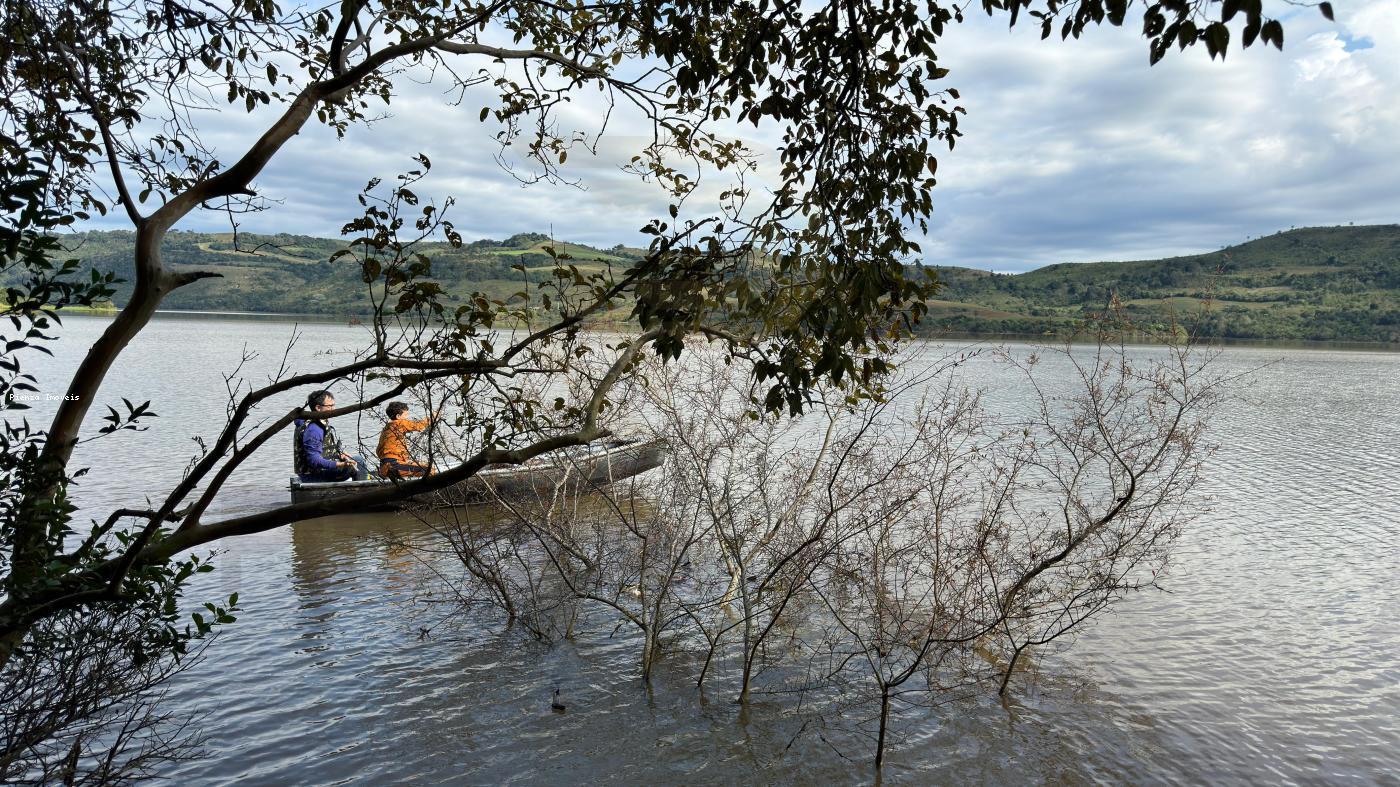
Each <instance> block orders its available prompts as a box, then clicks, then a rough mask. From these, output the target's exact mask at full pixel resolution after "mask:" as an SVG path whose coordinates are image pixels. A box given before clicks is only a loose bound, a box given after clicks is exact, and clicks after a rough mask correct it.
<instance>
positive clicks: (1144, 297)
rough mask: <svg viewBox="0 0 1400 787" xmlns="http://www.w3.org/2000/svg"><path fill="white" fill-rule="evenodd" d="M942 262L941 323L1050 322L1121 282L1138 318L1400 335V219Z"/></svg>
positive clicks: (1035, 325)
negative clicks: (999, 260) (1189, 250)
mask: <svg viewBox="0 0 1400 787" xmlns="http://www.w3.org/2000/svg"><path fill="white" fill-rule="evenodd" d="M938 272H939V275H940V277H941V278H942V279H943V280H944V282H945V283H946V285H947V286H946V288H945V289H944V291H943V293H942V297H943V298H944V299H946V301H949V302H953V303H955V304H958V305H959V308H960V309H961V311H958V310H955V309H952V308H947V307H943V306H941V305H940V306H939V307H938V308H935V309H933V313H934V321H933V323H934V325H935V326H937V327H942V328H952V329H956V330H967V331H974V332H976V331H1002V332H1038V331H1043V330H1050V329H1054V328H1056V327H1059V326H1062V325H1065V324H1068V323H1069V322H1070V321H1072V320H1074V319H1077V318H1080V317H1082V316H1083V315H1085V314H1086V313H1088V312H1091V311H1100V310H1102V309H1104V307H1105V306H1106V305H1107V304H1108V302H1109V299H1110V298H1111V297H1112V296H1113V295H1115V294H1116V296H1117V297H1118V299H1119V301H1120V302H1121V303H1122V304H1123V305H1124V307H1125V308H1126V309H1127V311H1128V313H1129V314H1130V315H1132V316H1133V317H1134V318H1135V319H1136V320H1138V321H1140V322H1145V323H1152V322H1159V323H1160V322H1166V321H1168V320H1171V319H1173V318H1174V317H1175V318H1176V319H1179V320H1182V321H1186V322H1196V321H1202V327H1203V328H1204V329H1205V332H1206V333H1207V334H1209V335H1214V336H1224V337H1236V338H1263V339H1348V340H1359V341H1382V342H1397V341H1400V226H1397V225H1382V226H1370V227H1312V228H1305V229H1298V230H1290V231H1287V232H1281V233H1278V234H1275V235H1270V236H1268V237H1265V238H1260V239H1258V240H1253V241H1250V242H1248V243H1243V244H1240V245H1238V246H1232V247H1229V248H1226V249H1222V250H1220V251H1216V252H1211V253H1208V254H1198V255H1192V256H1188V257H1173V258H1170V259H1161V260H1143V261H1138V262H1097V263H1087V264H1073V263H1070V264H1060V265H1050V266H1047V267H1044V268H1040V269H1037V270H1034V271H1030V272H1028V273H1022V274H1018V275H1014V276H1012V275H997V274H991V273H986V272H983V271H973V270H968V269H965V268H939V269H938ZM1204 301H1210V306H1209V308H1208V309H1206V310H1205V312H1204V314H1202V309H1201V305H1202V302H1204ZM971 307H978V308H980V309H983V310H987V312H980V313H977V312H971V311H968V309H969V308H971ZM988 312H996V314H990V313H988Z"/></svg>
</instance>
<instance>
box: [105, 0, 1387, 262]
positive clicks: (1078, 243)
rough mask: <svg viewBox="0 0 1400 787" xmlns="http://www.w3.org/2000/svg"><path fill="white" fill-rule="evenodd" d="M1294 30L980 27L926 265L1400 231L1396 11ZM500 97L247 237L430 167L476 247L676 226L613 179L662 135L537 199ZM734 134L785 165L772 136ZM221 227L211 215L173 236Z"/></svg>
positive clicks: (654, 199)
mask: <svg viewBox="0 0 1400 787" xmlns="http://www.w3.org/2000/svg"><path fill="white" fill-rule="evenodd" d="M1285 27H1286V30H1287V41H1288V43H1287V45H1286V47H1285V50H1284V51H1283V52H1282V53H1280V52H1277V51H1274V50H1273V49H1272V47H1270V48H1268V49H1265V48H1264V47H1262V46H1260V45H1256V46H1255V47H1253V48H1251V49H1249V50H1240V49H1238V47H1237V45H1236V47H1235V48H1233V49H1232V50H1231V52H1230V54H1229V56H1228V58H1227V59H1226V61H1225V62H1223V63H1221V62H1219V61H1215V62H1212V61H1211V60H1210V59H1209V58H1208V57H1207V55H1206V52H1205V51H1204V48H1203V47H1196V48H1193V49H1191V50H1188V51H1186V52H1176V51H1173V52H1172V53H1171V54H1170V55H1168V57H1167V59H1166V60H1165V61H1164V62H1162V63H1161V64H1159V65H1158V66H1156V67H1153V68H1149V67H1148V65H1147V44H1146V42H1145V41H1144V40H1143V39H1142V38H1141V37H1140V35H1138V34H1137V32H1136V30H1137V28H1136V27H1135V26H1133V25H1132V24H1130V25H1129V26H1128V28H1125V29H1113V28H1101V29H1096V30H1092V31H1090V32H1089V33H1088V34H1086V36H1085V37H1084V38H1083V39H1081V40H1078V41H1069V42H1059V41H1055V40H1050V41H1040V40H1039V31H1038V29H1036V28H1034V27H1033V26H1031V25H1023V26H1020V27H1018V28H1016V29H1014V30H1011V31H1008V30H1007V29H1006V25H1005V19H1004V17H999V18H996V19H990V20H989V19H986V18H985V17H982V16H980V15H977V14H973V15H972V16H970V17H969V21H968V23H967V24H964V25H962V26H960V27H957V28H954V29H952V30H951V31H950V32H949V34H948V36H947V38H946V39H945V41H944V42H943V47H942V49H940V65H942V66H944V67H947V68H950V69H951V74H950V75H949V77H948V78H947V79H946V81H945V82H944V85H946V86H954V87H957V88H958V89H959V90H960V91H961V93H962V96H963V100H962V101H961V103H962V104H963V105H964V106H966V107H967V109H968V114H967V115H966V116H965V118H964V119H963V120H962V121H961V128H962V131H963V133H964V136H963V137H962V138H961V139H959V140H958V143H957V147H956V149H954V150H952V151H944V152H943V153H942V154H940V167H939V173H938V179H939V186H938V188H937V190H936V191H935V195H934V199H935V220H934V223H933V226H932V227H931V232H930V237H929V238H928V239H927V240H926V241H925V242H924V243H923V246H924V250H925V253H926V255H927V256H928V258H929V260H930V261H933V262H939V263H947V264H965V265H975V266H978V267H984V268H994V269H998V270H1024V269H1027V268H1031V267H1036V266H1039V265H1044V264H1048V263H1054V262H1062V261H1089V260H1101V259H1131V258H1142V257H1156V256H1162V255H1168V254H1176V253H1190V252H1196V251H1203V250H1207V249H1211V248H1218V247H1219V246H1222V245H1226V244H1229V243H1234V242H1238V241H1241V240H1243V239H1244V238H1245V237H1247V236H1255V235H1260V234H1264V233H1268V232H1273V231H1275V230H1278V229H1282V228H1286V227H1288V226H1293V225H1296V226H1303V225H1313V224H1338V223H1346V222H1348V221H1355V222H1356V223H1358V224H1360V223H1376V222H1393V221H1395V220H1396V217H1397V216H1400V189H1397V188H1396V186H1395V183H1396V181H1397V177H1400V167H1397V164H1396V162H1400V55H1397V53H1400V0H1371V1H1370V2H1361V3H1359V4H1356V5H1351V6H1348V7H1346V8H1339V21H1338V22H1337V23H1329V22H1327V21H1326V20H1324V19H1322V18H1321V16H1320V15H1319V14H1318V13H1317V12H1316V10H1315V9H1311V8H1302V9H1298V10H1297V11H1294V12H1290V14H1289V15H1288V16H1287V17H1286V18H1285ZM1236 39H1238V35H1236ZM1358 42H1369V43H1370V44H1371V46H1369V47H1367V46H1364V45H1363V44H1361V43H1358ZM1236 44H1237V40H1236ZM1198 50H1199V51H1198ZM491 95H492V93H491V91H490V90H489V89H488V88H476V89H474V90H472V91H468V93H467V94H466V96H465V97H464V98H463V100H462V102H461V105H460V106H448V104H449V102H451V101H452V100H453V99H454V98H455V96H453V95H444V93H443V92H442V87H441V85H437V86H434V85H418V84H412V83H405V87H404V89H403V91H402V94H401V95H399V96H397V97H396V98H395V100H394V103H393V104H392V106H391V107H390V108H389V111H390V112H391V113H392V117H390V118H388V119H386V120H383V121H380V122H378V123H375V124H374V125H373V126H372V127H370V128H355V129H352V131H351V133H350V135H349V136H348V137H347V138H346V139H344V140H337V139H336V138H335V136H334V134H332V133H331V132H329V131H327V130H326V129H324V128H321V127H319V126H313V127H309V128H308V129H307V130H305V131H304V132H303V133H302V134H301V135H300V136H298V137H297V139H295V140H294V141H293V142H292V143H290V144H289V145H288V146H287V148H286V149H285V150H284V151H283V152H282V153H281V154H280V155H279V156H278V158H277V159H276V160H274V162H273V164H272V165H271V166H270V167H269V168H268V169H267V171H266V172H265V173H264V175H263V177H261V178H260V179H259V183H258V185H259V188H260V190H261V191H262V192H263V193H264V194H266V195H268V196H270V197H273V198H277V199H280V200H282V204H281V206H280V207H278V208H276V209H275V210H273V211H269V212H267V213H264V214H259V215H254V216H249V217H246V219H245V221H244V229H245V230H249V231H262V232H276V231H287V232H301V233H310V234H318V235H333V234H335V233H336V232H338V229H339V227H340V225H341V224H342V223H344V222H345V221H346V220H348V219H349V218H351V217H353V216H354V215H356V214H357V213H358V212H359V207H358V205H356V203H355V199H354V198H355V195H356V193H358V191H359V190H360V188H362V187H363V185H364V182H365V181H366V180H368V179H369V178H370V177H373V176H392V175H394V174H395V173H397V172H400V171H402V170H404V169H408V168H410V167H411V166H412V164H411V162H410V160H409V156H410V155H411V154H413V153H415V152H419V151H421V152H423V153H425V154H427V155H428V156H429V157H430V158H431V159H432V160H433V163H434V167H433V173H432V177H431V178H430V179H429V180H428V181H426V182H425V183H424V184H423V185H422V187H421V188H420V189H419V191H420V193H421V194H423V195H425V196H434V197H441V196H442V195H445V194H449V193H450V194H454V195H455V196H456V197H457V199H458V206H457V208H456V209H455V210H454V212H453V214H452V216H453V218H454V219H455V221H456V223H457V225H458V228H459V230H461V231H462V232H463V234H464V235H466V236H467V237H468V238H476V237H492V238H504V237H506V236H509V235H511V234H514V233H517V232H525V231H545V232H548V231H550V230H551V228H552V230H553V232H554V234H555V236H556V237H559V238H565V239H569V240H578V241H582V242H586V243H593V244H597V245H601V246H611V245H613V244H614V243H629V244H643V243H644V242H645V236H642V235H639V234H638V232H637V231H638V229H639V228H640V227H642V226H643V225H644V224H646V223H647V221H648V220H650V219H651V218H653V217H658V216H665V214H666V205H667V202H668V200H667V199H666V197H665V195H664V194H662V193H661V192H660V191H659V190H658V189H657V188H656V187H655V186H654V185H651V184H644V183H641V182H639V181H638V180H637V179H636V178H635V177H634V176H632V175H628V174H625V173H623V172H622V171H621V169H620V168H621V166H622V165H624V164H625V163H626V162H627V160H628V159H629V158H630V156H631V155H632V152H633V151H635V150H636V149H637V147H638V146H639V144H640V143H641V142H642V140H643V138H644V136H643V135H645V134H646V133H648V129H647V128H646V127H645V125H644V124H643V123H642V122H641V121H640V118H638V117H637V116H636V114H635V113H634V112H629V111H628V110H627V108H626V107H621V106H620V107H619V108H618V111H617V112H616V113H615V114H614V115H613V116H612V117H611V118H610V120H609V124H608V128H609V136H607V137H605V138H604V139H603V140H602V141H601V142H600V143H598V144H597V152H596V154H594V153H590V152H587V151H585V150H584V149H581V148H580V149H575V150H574V151H572V152H571V153H570V155H569V159H568V163H567V165H566V166H565V167H564V170H563V174H564V176H565V177H567V178H570V179H576V180H577V181H578V182H579V187H574V186H570V185H562V184H548V183H538V184H534V185H532V186H529V187H524V186H522V185H521V184H520V183H519V182H518V181H517V180H515V179H514V178H512V177H511V176H510V175H509V174H507V173H506V172H504V171H503V170H502V169H501V167H500V166H498V164H497V163H496V161H495V159H494V158H493V156H494V154H495V153H496V152H497V145H496V143H495V141H494V139H493V135H494V134H495V132H496V131H497V128H496V126H495V125H494V123H492V122H487V123H481V122H479V121H478V119H477V115H478V111H479V108H480V107H481V106H483V105H485V104H487V103H490V98H491ZM603 112H604V107H603V106H602V105H601V103H600V102H599V101H598V100H597V97H596V96H595V95H594V94H592V93H591V92H590V91H585V93H584V94H581V95H580V96H579V97H578V99H577V100H576V101H574V102H573V103H571V104H569V105H568V106H567V107H565V108H564V109H563V111H562V112H561V113H560V115H559V119H560V121H561V123H562V124H563V126H564V127H565V128H568V127H571V126H572V127H576V128H578V129H579V130H580V131H583V132H585V133H586V134H588V135H590V138H591V136H592V135H593V134H595V133H596V132H597V130H598V128H599V125H600V123H601V120H602V116H603ZM270 117H271V115H270V113H269V112H268V111H266V110H264V111H260V112H259V113H258V115H256V116H255V117H253V118H249V117H247V116H244V115H242V113H240V112H234V111H230V112H227V113H224V114H223V115H221V116H219V117H218V119H217V120H216V121H215V122H212V123H209V124H208V131H207V132H206V134H205V136H206V139H207V140H208V141H209V142H211V143H214V144H216V145H217V146H218V147H219V148H220V150H221V151H223V152H224V153H225V155H226V156H232V154H233V152H235V151H237V150H239V149H240V148H241V147H242V146H246V145H247V144H248V143H249V142H251V140H252V139H254V138H255V136H256V134H257V133H258V129H259V124H260V123H263V122H266V120H268V119H270ZM733 128H734V130H735V133H738V134H744V135H748V136H750V137H751V138H753V140H754V142H753V146H754V148H755V150H756V151H758V152H759V153H761V154H763V160H764V161H765V162H766V163H767V164H768V165H771V163H772V162H773V161H774V159H775V155H774V154H775V150H774V147H775V145H776V144H777V143H776V141H775V136H774V133H775V130H772V129H761V130H759V131H754V130H752V129H751V127H748V126H746V125H744V126H734V127H733ZM515 163H517V164H518V163H519V161H518V159H516V160H515ZM701 182H702V187H701V188H700V189H699V190H698V191H697V193H696V194H695V195H694V196H693V197H692V200H693V201H694V204H695V205H696V207H697V210H698V209H701V208H706V209H712V208H713V200H714V199H715V198H716V197H717V194H718V192H719V191H721V190H722V189H723V188H724V186H725V184H727V182H728V181H727V179H725V178H718V177H715V176H714V174H713V173H709V174H707V175H705V176H704V177H703V178H702V181H701ZM114 221H115V219H114V220H109V221H108V222H105V225H106V226H115V224H114ZM221 226H226V223H224V222H222V220H221V219H220V218H219V217H218V216H217V215H204V216H200V217H192V218H191V219H190V220H188V221H187V222H186V223H184V224H182V225H181V227H182V228H184V229H211V230H216V229H219V228H220V227H221Z"/></svg>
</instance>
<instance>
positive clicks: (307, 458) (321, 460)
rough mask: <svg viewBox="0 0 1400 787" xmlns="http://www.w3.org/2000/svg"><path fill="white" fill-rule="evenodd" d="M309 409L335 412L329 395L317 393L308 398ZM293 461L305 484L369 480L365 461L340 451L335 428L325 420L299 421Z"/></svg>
mask: <svg viewBox="0 0 1400 787" xmlns="http://www.w3.org/2000/svg"><path fill="white" fill-rule="evenodd" d="M306 409H308V410H310V411H311V412H313V413H319V412H321V411H324V410H334V409H335V397H334V396H332V395H331V392H330V391H314V392H312V394H311V395H310V396H308V397H306ZM293 440H294V442H293V445H292V460H293V464H294V465H295V467H296V472H297V475H298V476H299V477H300V478H301V480H303V481H348V480H350V479H351V478H353V479H355V480H356V481H363V480H365V479H366V478H368V477H369V467H368V466H367V465H366V464H365V460H363V459H361V458H360V457H358V456H350V455H349V454H347V453H345V452H344V451H342V450H341V449H340V439H339V438H337V437H336V434H335V428H334V427H332V426H331V425H330V424H328V423H326V421H325V420H324V419H322V418H319V417H318V418H314V419H311V420H302V419H300V418H298V419H297V420H296V431H295V432H294V438H293Z"/></svg>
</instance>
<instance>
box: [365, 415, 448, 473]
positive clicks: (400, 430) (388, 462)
mask: <svg viewBox="0 0 1400 787" xmlns="http://www.w3.org/2000/svg"><path fill="white" fill-rule="evenodd" d="M384 414H385V415H387V416H389V423H387V424H385V425H384V431H383V432H380V433H379V450H378V451H376V453H378V454H379V474H380V475H382V476H384V477H385V478H414V477H418V476H424V475H427V474H429V473H431V472H432V468H430V467H428V466H427V465H422V464H419V463H417V462H414V461H413V459H412V458H410V457H409V454H408V445H407V442H406V441H405V439H404V438H405V436H406V435H407V434H408V433H409V432H421V431H423V430H424V429H427V428H428V424H429V423H430V422H431V421H434V420H436V419H437V414H436V413H434V414H433V415H432V416H430V417H428V418H424V419H422V420H418V421H415V420H413V419H412V418H409V417H408V405H406V404H404V403H403V402H390V403H389V406H388V407H386V408H384Z"/></svg>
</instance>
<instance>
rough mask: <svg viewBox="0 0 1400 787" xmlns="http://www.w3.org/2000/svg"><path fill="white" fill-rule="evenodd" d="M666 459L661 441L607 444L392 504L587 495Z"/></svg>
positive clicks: (310, 488)
mask: <svg viewBox="0 0 1400 787" xmlns="http://www.w3.org/2000/svg"><path fill="white" fill-rule="evenodd" d="M665 458H666V443H665V441H664V440H607V441H600V442H597V443H591V444H589V445H585V446H578V447H575V448H566V449H562V450H559V451H552V452H550V453H548V454H544V455H542V456H538V457H536V458H534V459H532V460H531V461H529V462H527V463H525V464H523V465H487V466H486V467H485V468H483V469H482V470H481V471H480V472H478V473H477V474H476V475H474V476H472V477H471V478H468V479H466V480H463V481H459V482H457V483H456V484H453V485H452V486H449V487H447V488H445V489H439V490H436V491H433V492H425V493H423V494H420V495H414V496H413V497H409V498H405V499H404V500H399V501H396V502H395V503H393V504H391V506H393V507H402V506H405V505H422V504H428V505H449V506H450V505H470V504H472V503H483V502H488V501H490V500H493V499H495V498H497V497H520V496H525V495H553V494H554V493H555V492H556V490H558V489H559V488H560V486H561V485H563V486H564V487H565V489H566V491H569V492H574V493H578V492H582V493H587V492H592V491H596V490H598V489H601V488H602V487H604V486H607V485H608V484H611V483H613V482H615V481H620V480H622V479H624V478H630V477H632V476H635V475H637V474H639V473H645V472H646V471H648V470H651V469H653V468H656V467H660V466H661V463H662V462H663V461H664V460H665ZM394 483H395V482H394V481H389V480H386V479H380V478H371V479H369V480H366V481H322V482H314V481H302V480H301V479H300V478H298V477H296V476H292V478H291V481H290V483H289V486H288V488H289V489H290V490H291V493H292V502H293V503H305V502H309V501H313V500H327V499H330V498H336V497H341V496H343V495H349V494H355V493H358V492H366V491H369V490H372V489H382V488H384V487H386V486H391V485H393V484H394Z"/></svg>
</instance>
